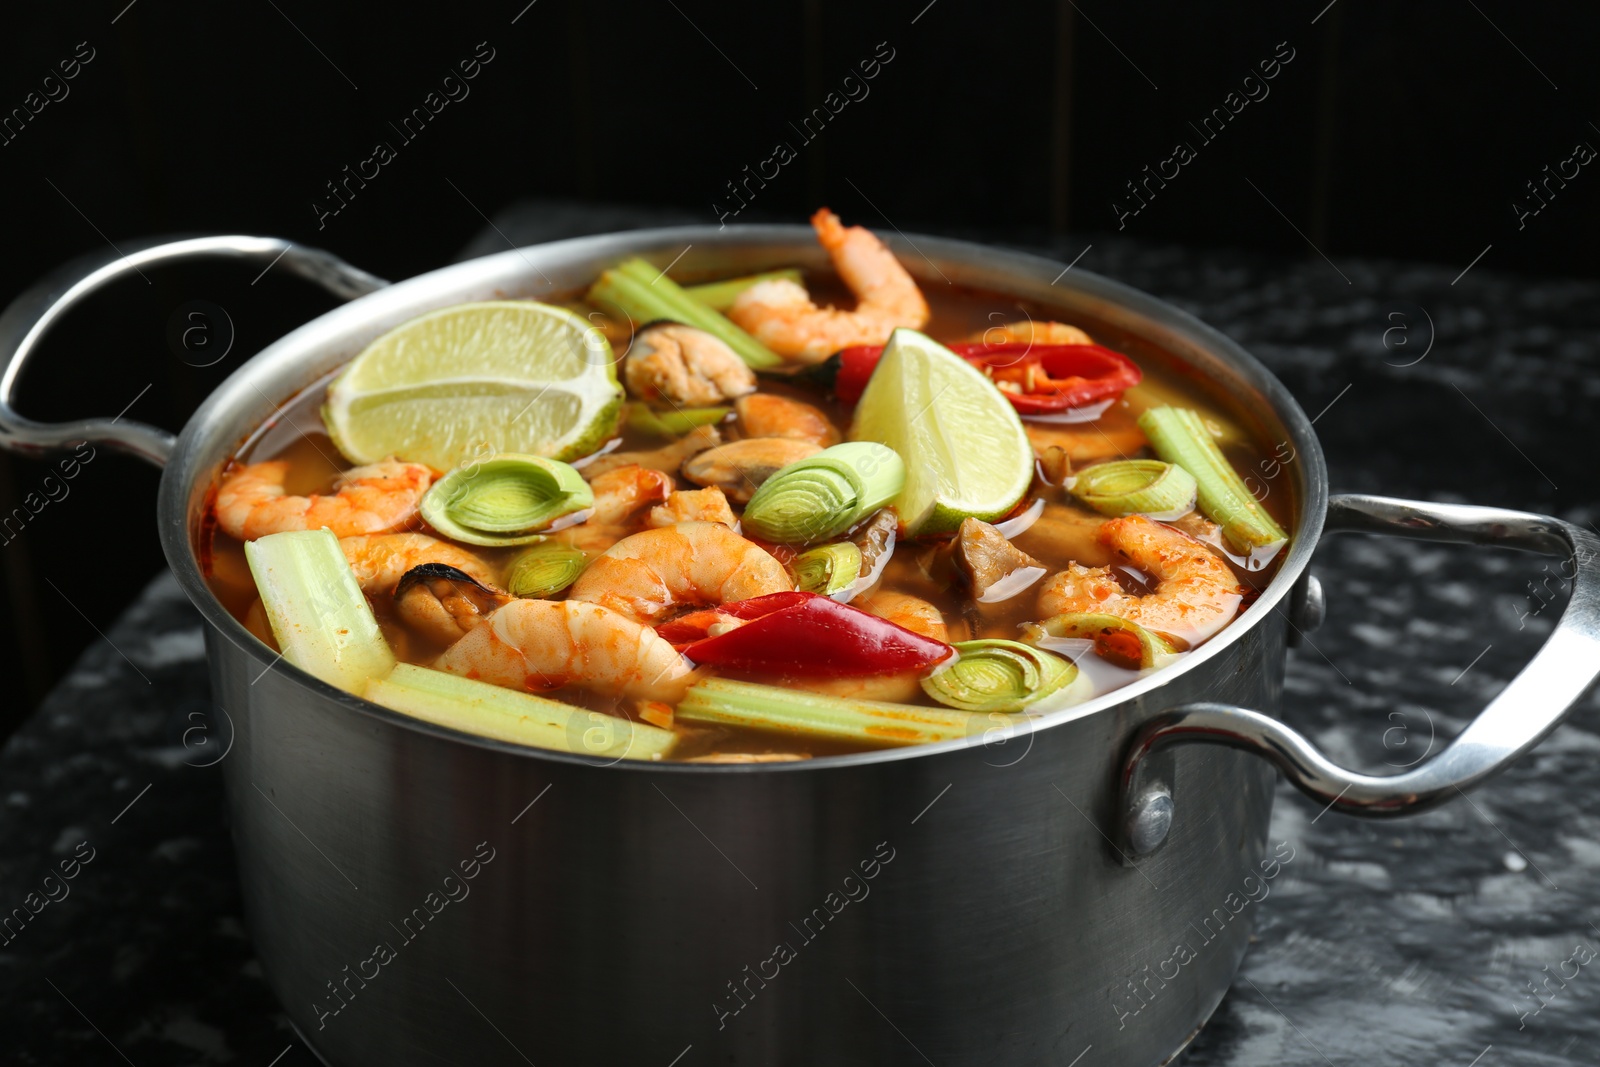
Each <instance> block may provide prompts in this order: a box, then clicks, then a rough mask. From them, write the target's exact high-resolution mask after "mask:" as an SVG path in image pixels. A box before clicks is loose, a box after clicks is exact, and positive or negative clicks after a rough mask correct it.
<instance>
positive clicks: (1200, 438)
mask: <svg viewBox="0 0 1600 1067" xmlns="http://www.w3.org/2000/svg"><path fill="white" fill-rule="evenodd" d="M1139 429H1141V430H1143V431H1144V435H1145V436H1146V437H1147V438H1149V439H1150V445H1151V447H1152V448H1154V449H1155V450H1156V455H1158V456H1160V457H1161V458H1162V459H1164V460H1166V461H1167V462H1168V463H1176V464H1177V465H1178V466H1180V467H1182V468H1183V469H1184V470H1186V471H1188V472H1189V473H1190V474H1192V475H1194V480H1195V483H1196V485H1197V494H1198V497H1199V502H1200V510H1201V511H1203V512H1205V514H1206V517H1207V518H1209V519H1210V520H1211V521H1213V522H1215V523H1217V524H1219V525H1220V526H1221V527H1222V532H1223V536H1225V537H1226V538H1227V539H1228V541H1229V543H1230V544H1232V545H1233V546H1234V548H1236V549H1238V550H1240V551H1241V552H1242V553H1243V554H1245V555H1249V554H1250V553H1252V552H1254V551H1255V550H1256V549H1258V548H1264V547H1266V546H1267V545H1272V544H1278V543H1281V542H1283V541H1287V540H1288V539H1289V535H1288V533H1287V532H1285V531H1284V529H1283V527H1281V526H1279V525H1278V523H1277V521H1276V520H1274V519H1273V517H1272V516H1271V515H1269V514H1267V510H1266V509H1265V508H1263V507H1262V506H1261V503H1260V502H1259V501H1258V500H1256V498H1255V497H1254V496H1252V495H1251V493H1250V490H1249V489H1247V488H1246V487H1245V484H1244V481H1243V479H1241V478H1240V477H1239V473H1238V472H1237V471H1235V470H1234V469H1233V464H1231V463H1229V462H1228V458H1227V457H1226V456H1224V455H1223V454H1222V450H1221V449H1219V448H1218V447H1217V443H1216V441H1215V440H1213V439H1212V436H1211V433H1210V431H1209V430H1207V429H1206V426H1205V422H1204V421H1203V420H1202V419H1201V418H1200V415H1199V414H1198V413H1197V412H1195V411H1192V410H1190V409H1188V408H1151V409H1150V410H1149V411H1147V412H1145V413H1144V414H1143V415H1140V416H1139Z"/></svg>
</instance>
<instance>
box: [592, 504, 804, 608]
mask: <svg viewBox="0 0 1600 1067" xmlns="http://www.w3.org/2000/svg"><path fill="white" fill-rule="evenodd" d="M793 588H794V583H793V582H792V581H791V580H790V578H789V572H788V571H786V570H784V568H783V564H781V563H779V562H778V561H777V560H776V559H774V558H773V557H772V556H771V555H770V554H769V553H768V552H767V551H766V550H765V549H763V548H762V547H761V546H760V545H757V544H755V543H754V542H752V541H747V540H745V539H744V538H743V537H740V536H739V535H738V534H736V533H734V532H733V531H732V530H730V529H728V527H726V526H724V525H723V524H722V523H720V522H680V523H678V524H677V525H675V526H665V527H662V528H660V529H656V530H646V531H645V532H643V533H637V534H634V535H633V536H632V537H625V538H623V539H622V540H621V541H618V542H617V543H616V544H614V545H612V546H611V547H610V548H609V549H607V550H606V552H605V554H604V555H602V556H601V557H600V558H599V559H597V560H595V561H594V562H593V563H591V564H589V569H588V570H586V571H584V572H583V575H582V577H580V578H579V579H578V580H577V581H576V582H574V583H573V585H572V589H571V590H570V591H569V592H568V594H567V598H568V599H569V600H581V601H586V602H588V603H593V604H599V605H601V606H603V607H606V608H610V609H612V610H614V611H616V612H618V613H620V614H622V615H624V616H626V617H627V618H630V619H636V620H638V621H640V622H653V621H656V620H659V619H661V618H664V617H665V616H666V615H667V613H668V612H670V611H671V610H672V609H673V608H675V607H678V606H682V605H714V604H723V603H726V602H728V601H730V600H747V599H749V598H750V597H756V596H764V595H765V594H767V593H780V592H788V591H790V590H792V589H793Z"/></svg>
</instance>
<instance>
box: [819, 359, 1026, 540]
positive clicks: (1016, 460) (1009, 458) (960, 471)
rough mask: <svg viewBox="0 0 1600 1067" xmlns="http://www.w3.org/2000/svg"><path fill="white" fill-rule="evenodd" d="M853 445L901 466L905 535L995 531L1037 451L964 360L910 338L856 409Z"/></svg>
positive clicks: (877, 373)
mask: <svg viewBox="0 0 1600 1067" xmlns="http://www.w3.org/2000/svg"><path fill="white" fill-rule="evenodd" d="M850 437H851V439H852V440H856V441H878V442H880V443H882V444H886V445H888V446H889V447H890V448H892V449H894V450H895V451H896V452H898V453H900V457H901V458H902V459H904V460H905V462H906V484H905V488H904V489H902V490H901V492H900V495H899V497H897V498H896V499H895V503H894V506H895V510H897V511H898V512H899V513H900V518H901V521H903V522H904V523H905V524H906V529H907V532H908V533H909V534H912V535H916V534H939V533H949V532H951V531H953V530H955V529H956V527H958V526H960V525H961V520H962V519H965V518H967V517H968V516H971V517H973V518H976V519H983V520H985V521H993V520H995V519H998V518H1000V517H1001V516H1002V515H1004V514H1006V512H1008V511H1010V510H1011V509H1012V508H1013V507H1015V506H1016V503H1017V501H1018V500H1021V499H1022V495H1023V494H1024V493H1026V492H1027V491H1028V486H1029V484H1030V483H1031V482H1032V481H1033V448H1032V446H1031V445H1030V444H1029V443H1028V435H1027V433H1026V432H1024V430H1023V428H1022V420H1021V419H1019V418H1018V417H1017V412H1016V409H1015V408H1013V407H1012V406H1011V402H1010V401H1008V400H1007V399H1006V398H1005V396H1004V395H1003V394H1002V393H1001V392H1000V390H999V389H996V388H995V386H994V383H993V382H991V381H989V379H987V378H985V377H984V376H983V374H982V372H980V371H979V370H977V369H976V368H974V367H973V366H972V365H971V364H970V363H968V362H967V361H966V360H964V359H962V358H961V357H960V356H958V355H956V354H955V353H954V352H952V351H950V350H949V349H948V348H946V347H944V346H943V345H941V344H939V343H938V342H937V341H935V340H933V339H932V338H930V337H927V336H924V335H923V334H920V333H917V332H916V331H915V330H906V329H900V330H896V331H894V333H893V334H891V335H890V337H889V343H888V344H887V345H886V346H884V349H883V355H882V356H881V357H880V358H879V360H878V365H877V368H876V369H875V370H874V371H873V373H872V378H871V379H870V380H869V381H868V382H867V388H866V391H865V392H863V393H862V394H861V400H860V402H859V403H858V404H857V405H856V414H855V421H854V422H853V423H852V424H851V427H850Z"/></svg>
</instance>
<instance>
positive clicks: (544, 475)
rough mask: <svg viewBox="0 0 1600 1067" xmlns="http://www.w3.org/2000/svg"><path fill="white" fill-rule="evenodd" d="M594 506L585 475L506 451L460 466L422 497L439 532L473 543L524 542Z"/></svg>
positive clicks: (424, 509) (555, 462) (549, 461)
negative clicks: (566, 517) (561, 519)
mask: <svg viewBox="0 0 1600 1067" xmlns="http://www.w3.org/2000/svg"><path fill="white" fill-rule="evenodd" d="M593 506H594V493H593V492H592V491H591V490H590V488H589V483H588V482H586V481H584V480H583V475H581V474H579V473H578V472H577V471H576V470H575V469H574V468H572V467H569V466H568V465H567V464H565V463H561V462H559V461H558V460H553V459H545V458H544V457H543V456H530V455H526V454H524V453H521V452H502V453H499V454H498V455H494V456H490V457H488V458H487V459H481V460H473V461H471V462H469V463H466V464H463V465H462V466H460V467H457V468H456V469H455V470H453V471H451V472H450V473H449V474H446V475H445V476H444V477H443V478H440V479H439V480H438V481H437V482H435V483H434V484H433V488H431V489H429V490H428V493H427V495H426V496H424V497H423V498H422V509H421V510H422V517H423V518H424V519H426V520H427V521H428V524H429V525H430V526H432V527H433V528H434V529H435V530H438V531H439V532H440V533H442V534H444V535H445V536H446V537H449V538H452V539H454V540H456V541H464V542H466V543H467V544H469V545H490V546H497V545H525V544H529V543H531V542H534V541H539V540H542V539H543V532H544V531H546V530H548V529H549V528H550V526H551V525H552V524H553V523H554V522H555V521H556V520H557V519H560V518H563V517H565V516H568V515H571V514H573V513H574V512H579V511H583V510H585V509H586V508H590V507H593Z"/></svg>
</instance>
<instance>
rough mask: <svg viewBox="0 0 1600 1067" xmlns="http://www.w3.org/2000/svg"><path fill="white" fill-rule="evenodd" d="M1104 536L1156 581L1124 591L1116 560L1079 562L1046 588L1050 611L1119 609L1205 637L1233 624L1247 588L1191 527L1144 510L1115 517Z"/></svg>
mask: <svg viewBox="0 0 1600 1067" xmlns="http://www.w3.org/2000/svg"><path fill="white" fill-rule="evenodd" d="M1098 536H1099V540H1100V542H1101V543H1102V544H1105V545H1108V546H1110V547H1111V548H1112V549H1113V550H1114V551H1115V552H1116V553H1117V555H1119V556H1120V557H1122V558H1123V559H1124V560H1126V561H1127V562H1128V563H1129V564H1131V565H1132V566H1134V567H1136V568H1138V569H1139V570H1140V571H1142V572H1144V573H1145V574H1148V575H1150V576H1151V577H1152V578H1153V579H1154V581H1155V591H1154V592H1152V593H1149V594H1147V595H1145V596H1133V595H1130V594H1128V593H1127V592H1125V591H1124V590H1123V588H1122V586H1121V585H1120V584H1119V583H1118V582H1117V579H1116V578H1115V576H1113V575H1112V573H1111V569H1110V568H1109V567H1084V566H1081V565H1079V564H1076V563H1074V564H1072V565H1070V566H1069V567H1068V568H1067V569H1066V570H1064V571H1061V572H1060V573H1058V574H1055V575H1052V576H1051V577H1050V579H1049V580H1048V581H1047V582H1046V583H1045V585H1044V588H1043V590H1041V591H1040V593H1039V610H1040V612H1042V613H1043V614H1045V615H1047V616H1053V615H1068V614H1074V613H1078V612H1090V613H1096V614H1103V615H1115V616H1117V617H1118V618H1121V619H1127V620H1128V621H1129V622H1134V623H1138V624H1139V625H1140V626H1144V627H1146V628H1148V629H1151V630H1155V631H1157V632H1158V633H1163V634H1168V635H1171V636H1173V637H1176V638H1178V639H1180V640H1182V641H1184V642H1186V643H1187V644H1188V645H1190V646H1194V645H1198V644H1200V643H1201V642H1202V641H1204V640H1206V639H1207V638H1209V637H1211V636H1212V635H1213V634H1215V633H1216V632H1217V631H1218V630H1220V629H1222V628H1223V627H1224V626H1226V625H1227V624H1228V620H1230V619H1232V618H1233V616H1234V613H1235V612H1237V611H1238V610H1239V603H1240V601H1241V600H1242V599H1243V595H1244V590H1243V588H1241V587H1240V585H1239V582H1238V580H1237V579H1235V578H1234V576H1233V572H1232V571H1231V570H1229V569H1228V565H1227V564H1226V563H1224V562H1223V561H1222V559H1221V558H1220V557H1219V556H1218V555H1217V554H1216V553H1215V552H1213V551H1211V549H1209V548H1207V547H1206V546H1205V545H1203V544H1201V543H1200V542H1199V541H1196V540H1195V539H1194V538H1192V537H1190V536H1189V535H1188V534H1186V533H1183V532H1181V531H1179V530H1175V529H1173V528H1172V527H1171V526H1167V525H1165V524H1163V523H1159V522H1153V521H1151V520H1150V519H1147V518H1145V517H1144V516H1143V515H1128V516H1126V517H1124V518H1120V519H1111V520H1109V521H1108V522H1105V523H1102V524H1101V526H1100V533H1099V535H1098Z"/></svg>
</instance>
